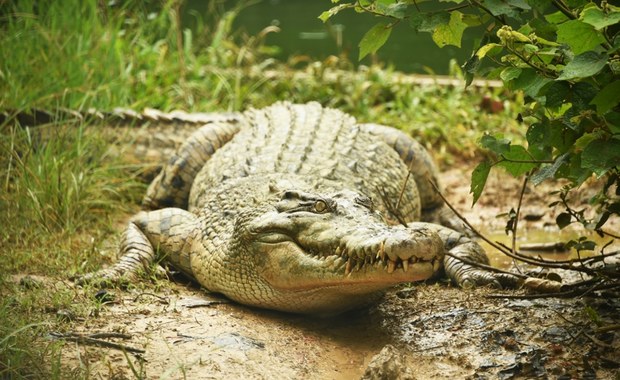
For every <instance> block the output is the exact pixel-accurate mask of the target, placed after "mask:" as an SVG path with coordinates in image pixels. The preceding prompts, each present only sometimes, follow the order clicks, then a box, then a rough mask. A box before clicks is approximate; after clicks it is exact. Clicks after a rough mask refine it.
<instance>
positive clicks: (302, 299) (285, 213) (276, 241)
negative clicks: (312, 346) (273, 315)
mask: <svg viewBox="0 0 620 380" xmlns="http://www.w3.org/2000/svg"><path fill="white" fill-rule="evenodd" d="M241 219H243V218H241ZM235 229H236V231H235V232H236V236H237V237H239V238H240V239H239V240H240V244H241V246H242V247H240V248H241V250H243V251H244V252H245V255H244V256H245V258H244V261H246V263H247V261H250V262H251V264H252V266H253V267H254V269H255V272H256V273H255V275H254V276H255V279H256V280H257V284H256V285H255V286H252V288H254V287H255V288H258V289H260V288H262V289H261V293H263V294H264V296H262V297H260V298H261V299H260V301H259V302H252V299H244V300H240V301H242V302H243V303H246V304H255V305H256V306H260V307H267V308H271V309H276V310H283V311H291V312H303V313H316V314H333V313H338V312H342V311H345V310H347V309H351V308H355V307H359V306H362V305H364V304H367V303H369V302H371V301H372V300H373V299H374V298H375V297H374V296H376V295H377V294H381V291H382V290H384V289H386V288H389V287H391V286H393V285H394V284H397V283H402V282H410V281H418V280H423V279H427V278H429V277H430V276H432V275H433V274H434V273H435V272H436V271H437V269H438V267H439V265H440V262H441V257H442V255H443V243H442V240H441V239H440V238H439V237H438V235H437V234H436V233H434V232H433V231H430V230H428V229H426V228H424V227H422V226H420V227H408V228H406V227H404V226H400V225H399V226H390V225H388V224H386V222H385V221H384V220H383V218H382V216H381V215H380V213H378V212H376V211H375V210H373V204H372V202H371V200H370V199H369V198H368V197H366V196H363V195H360V194H357V193H354V192H351V191H341V192H338V193H334V194H330V195H328V196H325V195H316V194H311V193H305V192H301V191H286V192H284V193H283V196H282V198H281V199H280V200H279V201H278V202H277V203H276V204H275V207H272V208H271V209H270V210H269V209H268V210H266V211H264V212H262V213H261V214H259V215H256V214H254V215H253V216H252V217H251V218H247V219H246V220H244V221H243V222H238V223H237V224H236V227H235ZM249 298H254V297H249Z"/></svg>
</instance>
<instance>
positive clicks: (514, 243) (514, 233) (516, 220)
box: [511, 176, 530, 273]
mask: <svg viewBox="0 0 620 380" xmlns="http://www.w3.org/2000/svg"><path fill="white" fill-rule="evenodd" d="M529 178H530V177H529V176H525V179H524V180H523V186H521V192H520V193H519V202H518V203H517V213H516V215H515V218H514V223H512V226H511V227H512V228H511V230H512V253H513V254H516V252H517V227H518V225H519V216H520V214H521V204H522V203H523V195H524V194H525V187H526V186H527V182H528V180H529ZM512 263H513V264H514V266H515V268H517V271H518V272H519V273H520V272H521V269H520V268H519V265H517V261H516V260H515V259H512Z"/></svg>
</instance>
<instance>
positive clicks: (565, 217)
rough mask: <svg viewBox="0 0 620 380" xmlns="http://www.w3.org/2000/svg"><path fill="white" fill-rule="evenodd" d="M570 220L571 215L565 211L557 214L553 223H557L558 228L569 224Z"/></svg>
mask: <svg viewBox="0 0 620 380" xmlns="http://www.w3.org/2000/svg"><path fill="white" fill-rule="evenodd" d="M570 221H571V216H570V214H569V213H566V212H563V213H561V214H559V215H558V216H557V217H556V218H555V223H556V224H557V225H558V227H560V229H562V228H564V227H566V226H568V225H569V224H570Z"/></svg>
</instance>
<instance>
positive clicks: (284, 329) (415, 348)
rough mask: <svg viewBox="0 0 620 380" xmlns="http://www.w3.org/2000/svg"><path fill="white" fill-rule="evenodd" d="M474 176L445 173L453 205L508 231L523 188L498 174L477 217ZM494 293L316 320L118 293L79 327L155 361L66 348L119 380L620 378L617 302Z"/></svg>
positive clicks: (398, 295) (535, 205)
mask: <svg viewBox="0 0 620 380" xmlns="http://www.w3.org/2000/svg"><path fill="white" fill-rule="evenodd" d="M468 175H469V174H468V171H459V170H450V171H448V172H447V173H446V175H445V176H444V178H445V184H446V186H445V187H446V193H447V194H448V197H449V198H450V200H451V201H452V202H454V204H456V205H457V206H458V207H459V208H460V209H461V210H463V213H464V215H466V216H467V218H468V219H470V220H471V221H472V223H474V224H475V225H477V226H480V227H482V228H483V229H485V230H487V231H492V230H499V231H502V230H503V226H504V223H505V222H504V221H503V220H501V219H497V218H496V217H495V215H496V214H498V213H499V212H505V211H507V210H509V209H510V207H513V206H512V205H511V204H514V205H515V206H516V198H513V197H509V196H507V195H508V194H518V191H519V189H520V184H519V183H518V182H517V181H516V180H513V179H510V178H508V177H506V176H502V175H501V174H494V175H493V176H492V177H491V178H490V182H489V184H488V185H487V186H488V188H489V189H488V191H487V194H486V195H485V196H484V197H483V198H482V199H481V200H480V202H479V204H478V206H477V207H476V208H474V209H470V208H469V205H470V204H471V199H470V198H468V197H467V196H466V195H465V194H468V192H469V191H468V186H469V179H468ZM538 190H540V189H538ZM543 190H544V189H543ZM583 194H584V195H583V196H587V194H586V190H584V193H583ZM515 196H516V195H515ZM513 202H514V203H513ZM548 202H549V196H548V195H545V192H544V191H543V195H540V191H539V192H536V193H535V192H533V191H528V193H527V194H526V203H525V204H526V206H525V207H524V213H526V212H537V213H541V212H542V213H543V215H542V217H541V218H539V219H538V220H536V221H533V222H527V225H525V227H527V228H528V231H531V230H538V231H552V230H551V225H552V223H553V220H554V217H555V216H554V214H553V212H548V210H547V208H546V205H547V204H548ZM528 210H530V211H528ZM613 223H617V221H613ZM549 233H555V232H549ZM526 235H527V234H526ZM492 292H493V291H492V290H489V289H474V290H463V289H455V288H453V287H451V286H450V285H449V284H445V283H435V284H416V285H413V286H403V287H400V288H397V289H395V290H394V291H391V292H389V293H388V294H387V295H386V296H385V297H384V299H383V300H382V301H381V302H379V303H378V304H376V305H374V306H372V307H370V308H368V309H365V310H360V311H356V312H350V313H347V314H344V315H341V316H338V317H334V318H313V317H306V316H299V315H291V314H283V313H277V312H271V311H266V310H258V309H252V308H248V307H244V306H242V305H237V304H234V303H230V302H227V301H226V300H224V299H222V298H218V297H215V296H213V295H209V294H207V293H205V292H204V291H202V290H200V289H197V288H196V287H194V286H193V285H183V284H180V283H174V282H171V283H170V284H169V286H168V285H167V284H166V286H165V288H164V289H161V290H157V291H155V290H153V291H152V292H151V291H149V292H147V293H144V292H143V293H140V292H138V291H136V290H134V291H121V290H113V291H112V294H113V296H114V299H115V301H114V302H111V303H109V304H107V305H106V306H104V307H103V308H101V309H100V310H99V313H98V315H97V316H96V317H92V318H89V319H88V320H86V321H81V322H75V323H74V325H73V326H72V327H73V329H74V332H77V333H81V334H92V333H95V332H122V333H124V334H127V335H128V336H130V337H126V338H127V339H123V340H119V339H112V340H113V341H115V342H116V343H118V344H122V345H124V346H126V347H133V348H139V349H142V350H144V351H145V352H144V353H143V354H138V355H132V354H124V353H123V352H122V351H121V350H117V349H111V348H102V347H96V346H91V345H87V344H67V345H65V347H64V348H63V358H64V364H65V365H66V366H67V367H80V366H81V367H82V368H84V367H86V368H88V371H89V373H90V374H91V375H92V377H94V378H118V379H120V378H136V377H142V378H146V379H153V378H169V379H177V378H188V379H223V378H227V379H236V378H239V379H241V378H243V379H355V378H360V377H362V376H363V377H364V378H365V379H445V378H471V379H482V378H500V379H520V378H547V377H554V378H558V379H570V378H601V379H607V378H613V377H614V376H617V373H618V371H619V370H620V353H619V351H620V350H618V347H619V345H620V337H619V334H618V332H617V331H618V330H617V329H615V330H614V329H611V330H608V329H606V328H605V326H614V325H615V326H617V325H618V323H619V322H620V321H619V317H618V316H619V315H620V301H619V300H618V297H617V294H608V295H607V296H604V297H602V298H601V297H597V298H583V299H567V300H562V299H553V298H549V299H539V300H523V299H505V298H488V297H487V296H488V295H489V294H490V293H492ZM504 294H509V295H513V294H515V293H513V292H508V293H504ZM599 295H600V294H599Z"/></svg>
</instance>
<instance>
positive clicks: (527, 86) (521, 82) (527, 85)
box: [510, 69, 551, 99]
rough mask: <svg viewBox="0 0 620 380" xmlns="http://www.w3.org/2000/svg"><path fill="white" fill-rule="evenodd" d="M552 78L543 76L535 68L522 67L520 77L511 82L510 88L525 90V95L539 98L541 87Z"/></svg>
mask: <svg viewBox="0 0 620 380" xmlns="http://www.w3.org/2000/svg"><path fill="white" fill-rule="evenodd" d="M549 82H551V79H549V78H546V77H543V76H542V75H540V74H539V73H538V72H537V71H536V70H534V69H522V71H521V74H520V75H519V77H518V78H515V79H514V80H513V81H512V82H510V88H512V89H516V90H519V89H520V90H523V92H524V93H525V95H527V96H529V97H531V98H534V99H537V98H538V93H539V92H540V89H541V88H542V87H543V86H545V85H546V84H547V83H549Z"/></svg>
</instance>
